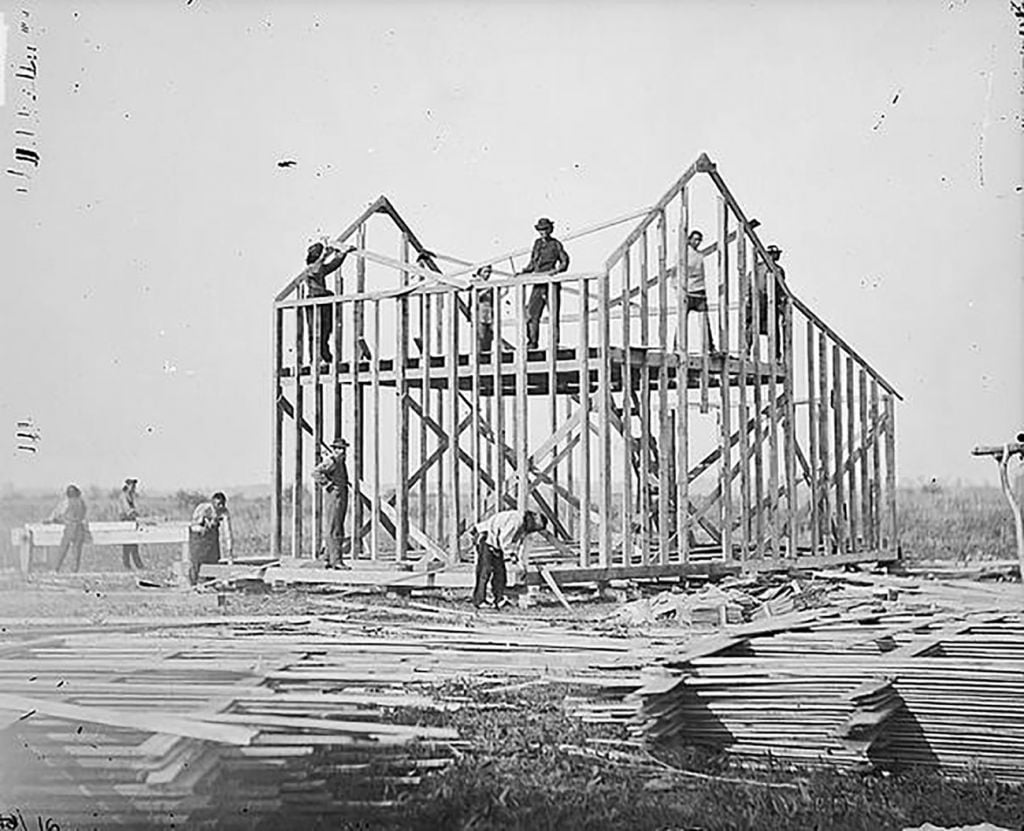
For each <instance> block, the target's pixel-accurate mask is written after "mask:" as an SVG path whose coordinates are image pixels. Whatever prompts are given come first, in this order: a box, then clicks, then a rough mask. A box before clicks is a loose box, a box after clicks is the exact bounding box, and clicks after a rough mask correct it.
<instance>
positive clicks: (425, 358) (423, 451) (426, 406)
mask: <svg viewBox="0 0 1024 831" xmlns="http://www.w3.org/2000/svg"><path fill="white" fill-rule="evenodd" d="M433 305H434V300H433V298H432V297H429V296H428V297H421V298H420V315H419V323H420V334H419V343H420V350H419V352H420V365H421V367H422V369H421V372H422V373H423V383H422V385H421V386H420V393H419V395H420V412H421V413H428V412H429V411H430V365H431V363H432V362H431V360H430V352H431V349H430V330H431V309H432V308H433ZM422 418H423V416H422V415H421V416H420V431H419V439H420V441H419V451H420V467H423V465H424V464H426V461H427V456H428V434H427V426H426V424H425V423H424V422H423V420H422ZM429 498H430V494H429V493H428V489H427V479H426V477H423V478H422V479H421V480H420V488H419V518H418V524H419V529H420V531H421V532H423V533H424V534H425V533H426V531H427V517H428V513H429V512H428V505H429V502H428V500H429Z"/></svg>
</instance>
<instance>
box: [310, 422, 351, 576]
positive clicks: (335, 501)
mask: <svg viewBox="0 0 1024 831" xmlns="http://www.w3.org/2000/svg"><path fill="white" fill-rule="evenodd" d="M347 448H348V442H347V441H345V439H343V438H341V437H338V438H336V439H335V440H334V442H333V443H332V444H331V452H330V453H328V454H327V456H326V457H325V458H324V459H323V460H322V461H321V462H320V464H318V465H317V466H316V467H315V468H314V469H313V481H314V482H316V483H317V484H318V485H321V486H322V487H323V488H324V489H325V490H326V491H327V498H326V502H327V506H326V507H327V552H326V556H325V559H326V560H327V563H326V568H350V566H349V565H348V564H347V563H346V562H345V557H344V554H343V551H342V548H343V546H344V544H345V514H346V513H347V512H348V488H349V481H348V468H347V467H346V466H345V451H346V449H347Z"/></svg>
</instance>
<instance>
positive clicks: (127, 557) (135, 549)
mask: <svg viewBox="0 0 1024 831" xmlns="http://www.w3.org/2000/svg"><path fill="white" fill-rule="evenodd" d="M138 483H139V480H138V479H131V478H128V479H125V480H124V485H122V486H121V495H120V498H119V503H118V508H119V512H118V519H120V520H121V522H134V523H136V525H138V519H139V512H138V510H137V509H136V507H135V486H136V485H138ZM121 563H122V564H123V565H124V567H125V570H127V571H131V570H132V565H134V566H135V568H137V569H139V570H140V571H141V570H142V569H143V568H144V566H143V565H142V558H141V557H140V556H139V544H138V543H134V542H133V543H127V544H126V545H122V546H121Z"/></svg>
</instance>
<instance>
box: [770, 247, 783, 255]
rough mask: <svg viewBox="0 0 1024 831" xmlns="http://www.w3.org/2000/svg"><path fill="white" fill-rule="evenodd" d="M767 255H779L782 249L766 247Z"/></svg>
mask: <svg viewBox="0 0 1024 831" xmlns="http://www.w3.org/2000/svg"><path fill="white" fill-rule="evenodd" d="M768 253H769V254H781V253H782V249H781V248H779V246H777V245H769V246H768Z"/></svg>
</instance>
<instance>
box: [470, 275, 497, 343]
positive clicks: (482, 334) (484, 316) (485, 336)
mask: <svg viewBox="0 0 1024 831" xmlns="http://www.w3.org/2000/svg"><path fill="white" fill-rule="evenodd" d="M492 271H493V269H492V268H491V266H489V265H485V266H481V267H480V268H478V269H477V271H476V274H475V275H474V277H475V278H476V279H477V280H480V281H481V282H486V281H487V280H490V279H491V273H492ZM476 302H477V308H478V310H479V311H478V312H477V327H476V339H477V345H478V351H480V352H490V351H491V344H492V343H494V289H477V291H476Z"/></svg>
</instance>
